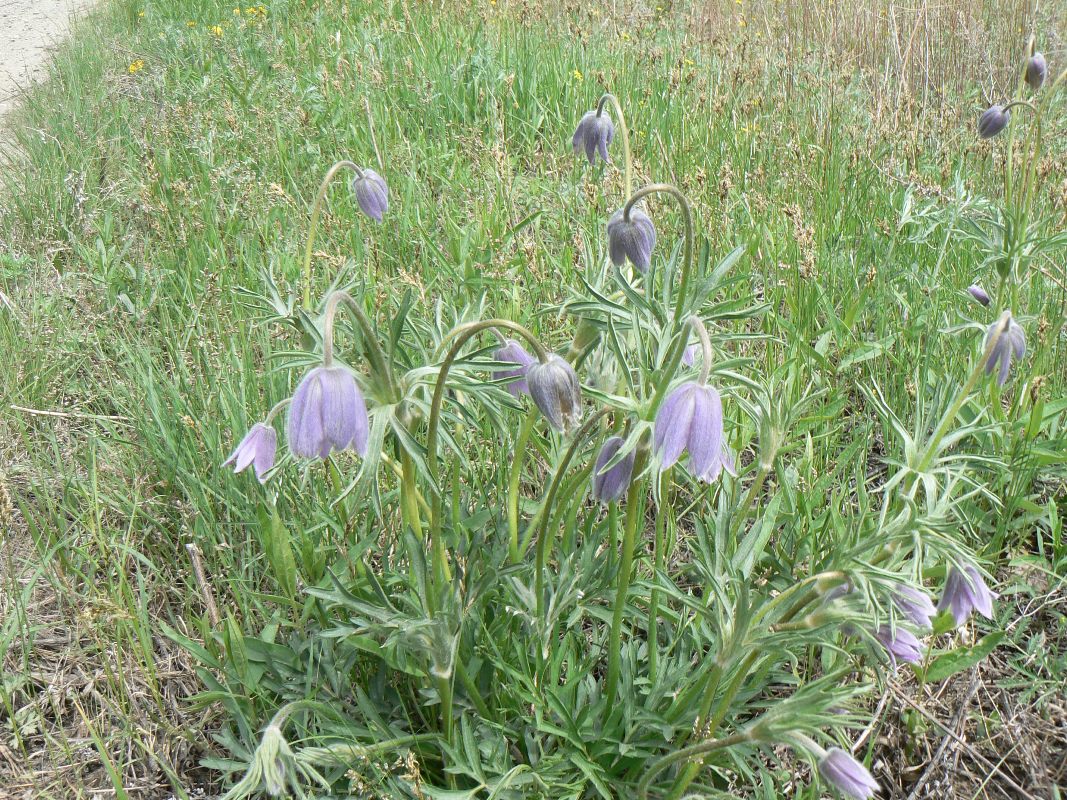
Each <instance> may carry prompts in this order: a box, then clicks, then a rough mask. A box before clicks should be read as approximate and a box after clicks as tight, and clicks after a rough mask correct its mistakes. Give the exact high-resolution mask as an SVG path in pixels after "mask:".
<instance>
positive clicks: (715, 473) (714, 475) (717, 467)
mask: <svg viewBox="0 0 1067 800" xmlns="http://www.w3.org/2000/svg"><path fill="white" fill-rule="evenodd" d="M724 470H725V471H726V473H727V474H729V475H730V476H731V477H734V478H736V477H737V470H736V469H735V468H734V457H733V456H732V455H730V451H729V450H727V449H726V446H725V445H724V446H723V448H722V451H721V452H720V453H719V457H718V458H716V459H715V460H713V461H712V462H711V464H710V465H709V466H708V468H707V469H706V470H705V471H704V472H702V473H700V474H699V475H697V480H699V481H701V482H703V483H715V481H717V480H718V479H719V475H721V474H722V472H723V471H724Z"/></svg>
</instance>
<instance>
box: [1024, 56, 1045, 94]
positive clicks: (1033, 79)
mask: <svg viewBox="0 0 1067 800" xmlns="http://www.w3.org/2000/svg"><path fill="white" fill-rule="evenodd" d="M1047 77H1048V62H1047V61H1045V56H1044V54H1042V53H1034V54H1033V55H1032V56H1030V60H1029V61H1027V62H1026V85H1027V86H1029V87H1030V88H1031V89H1033V90H1035V91H1036V90H1038V89H1040V88H1041V85H1042V84H1043V83H1044V82H1045V78H1047Z"/></svg>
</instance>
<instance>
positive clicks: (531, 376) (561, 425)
mask: <svg viewBox="0 0 1067 800" xmlns="http://www.w3.org/2000/svg"><path fill="white" fill-rule="evenodd" d="M526 383H527V386H528V387H529V390H530V396H531V397H532V398H533V401H534V403H535V404H536V405H537V407H538V408H539V409H541V413H542V414H544V415H545V419H547V420H548V422H549V424H550V425H551V426H552V427H553V428H555V429H556V430H557V431H568V430H570V429H571V428H573V427H575V426H576V425H577V424H578V423H579V422H581V421H582V389H581V385H580V384H579V382H578V375H577V374H576V373H575V371H574V367H572V366H571V365H570V364H569V363H567V362H566V361H564V360H563V359H562V358H560V357H559V356H558V355H556V354H555V353H553V354H552V355H550V356H549V357H548V361H544V362H540V361H539V362H537V363H535V364H531V365H530V367H529V369H527V370H526Z"/></svg>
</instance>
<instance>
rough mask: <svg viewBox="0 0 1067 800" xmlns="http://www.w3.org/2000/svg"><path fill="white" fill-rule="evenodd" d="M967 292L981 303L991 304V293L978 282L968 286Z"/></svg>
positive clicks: (984, 304)
mask: <svg viewBox="0 0 1067 800" xmlns="http://www.w3.org/2000/svg"><path fill="white" fill-rule="evenodd" d="M967 293H968V294H970V296H971V297H973V298H974V299H975V300H977V301H978V302H979V303H981V304H982V305H983V306H987V305H989V295H988V294H987V293H986V290H985V289H983V288H982V287H981V286H979V285H978V284H977V283H972V284H971V285H970V286H968V287H967Z"/></svg>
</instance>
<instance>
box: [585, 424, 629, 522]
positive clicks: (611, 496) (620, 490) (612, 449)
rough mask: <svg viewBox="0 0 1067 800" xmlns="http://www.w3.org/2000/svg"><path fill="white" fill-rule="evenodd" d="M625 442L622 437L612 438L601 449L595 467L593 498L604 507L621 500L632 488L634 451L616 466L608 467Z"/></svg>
mask: <svg viewBox="0 0 1067 800" xmlns="http://www.w3.org/2000/svg"><path fill="white" fill-rule="evenodd" d="M625 441H626V440H625V439H623V438H622V437H621V436H612V437H610V438H609V439H608V440H607V441H606V442H604V446H603V447H601V448H600V452H599V453H598V454H597V457H596V464H595V465H594V466H593V497H594V498H595V499H597V500H599V501H600V502H601V503H603V504H604V505H607V504H608V503H611V502H614V501H615V500H619V499H621V498H622V496H623V495H624V494H626V490H627V489H628V488H629V486H630V478H631V477H632V475H633V471H634V451H633V450H631V451H630V452H629V453H627V454H626V455H624V456H623V457H622V458H621V459H620V460H619V461H618V462H617V463H616V464H615V465H614V466H612V467H609V466H608V464H609V463H610V462H611V460H612V459H613V458H615V456H616V455H617V454H618V452H619V448H620V447H622V445H623V444H624V443H625Z"/></svg>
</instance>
